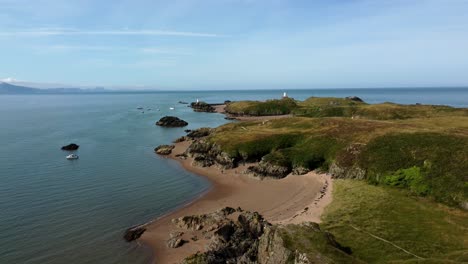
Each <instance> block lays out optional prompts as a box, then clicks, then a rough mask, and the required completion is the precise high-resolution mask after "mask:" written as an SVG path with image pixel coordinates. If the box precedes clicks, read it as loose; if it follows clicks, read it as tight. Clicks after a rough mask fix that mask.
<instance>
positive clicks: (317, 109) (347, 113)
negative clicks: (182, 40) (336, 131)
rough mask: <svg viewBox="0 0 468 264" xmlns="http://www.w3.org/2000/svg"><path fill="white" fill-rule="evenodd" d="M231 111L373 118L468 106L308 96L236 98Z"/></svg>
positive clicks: (465, 112)
mask: <svg viewBox="0 0 468 264" xmlns="http://www.w3.org/2000/svg"><path fill="white" fill-rule="evenodd" d="M226 112H227V113H229V114H231V115H235V116H236V115H240V116H242V115H251V116H267V115H287V114H292V115H295V116H304V117H352V118H364V119H376V120H393V119H408V118H426V117H436V116H447V115H450V116H468V109H461V108H453V107H449V106H435V105H421V104H415V105H399V104H394V103H382V104H367V103H365V102H363V101H361V100H359V99H358V98H351V97H350V98H333V97H310V98H308V99H306V100H304V101H296V100H294V99H291V98H283V99H279V100H267V101H264V102H261V101H239V102H232V103H229V104H228V105H227V106H226Z"/></svg>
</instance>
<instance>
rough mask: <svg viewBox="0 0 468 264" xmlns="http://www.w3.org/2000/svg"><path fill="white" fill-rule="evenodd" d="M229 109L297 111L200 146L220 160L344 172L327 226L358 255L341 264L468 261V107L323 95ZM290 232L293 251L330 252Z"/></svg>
mask: <svg viewBox="0 0 468 264" xmlns="http://www.w3.org/2000/svg"><path fill="white" fill-rule="evenodd" d="M226 110H227V112H228V113H230V114H232V115H256V116H268V115H278V114H289V116H288V117H285V118H281V119H276V118H271V119H268V117H264V118H262V119H261V120H259V121H249V122H236V123H230V124H226V125H223V126H221V127H218V128H216V129H214V130H213V132H212V133H211V134H210V135H209V136H208V137H207V138H205V139H203V140H204V141H205V143H204V144H201V145H199V146H198V148H199V149H203V147H206V146H207V145H208V146H209V147H208V148H207V149H206V150H207V152H211V151H213V150H214V151H213V153H214V155H215V156H216V159H218V158H219V157H221V159H219V161H221V163H219V162H218V164H220V165H225V164H227V165H229V166H232V164H236V163H241V162H243V161H260V162H259V164H258V165H256V166H257V167H259V168H258V169H256V170H255V169H254V170H253V172H254V174H255V173H257V172H258V171H259V170H260V171H261V170H263V172H265V173H266V174H268V173H277V172H278V171H279V172H281V173H282V174H281V175H286V174H287V173H289V172H293V173H295V174H302V173H304V172H307V171H309V170H313V169H319V170H323V171H328V172H330V173H331V174H332V175H334V177H335V178H339V179H338V180H335V181H334V187H333V189H334V190H333V201H332V203H331V204H330V205H329V206H328V207H327V208H326V210H325V212H324V214H323V216H322V220H323V222H322V224H321V226H322V227H323V228H324V230H327V231H328V232H331V233H332V234H333V235H334V236H335V237H336V239H337V242H338V243H340V244H341V245H342V246H344V247H347V248H349V249H350V252H352V256H353V258H354V259H353V260H349V259H348V260H347V261H338V262H336V263H341V262H343V263H345V262H346V263H350V262H351V261H363V262H365V263H467V262H468V249H467V248H468V241H467V239H466V238H467V237H468V226H467V223H468V212H467V211H466V209H468V114H467V113H468V109H466V108H452V107H447V106H431V105H398V104H393V103H384V104H375V105H372V104H366V103H365V102H362V101H359V100H351V99H341V98H316V97H313V98H309V99H307V100H305V101H302V102H301V101H295V100H292V99H282V100H271V101H266V102H253V101H244V102H235V103H230V104H229V105H228V106H227V109H226ZM220 154H222V155H220ZM226 161H229V162H226ZM223 162H224V163H223ZM210 164H211V163H210ZM277 175H278V174H275V177H276V176H277ZM260 176H268V175H265V174H263V175H262V174H260ZM296 177H300V176H296ZM441 203H443V204H444V205H443V204H441ZM447 205H448V206H447ZM462 208H464V209H462ZM281 230H282V233H281V235H282V238H283V240H284V242H285V243H286V244H285V245H287V246H288V247H289V249H290V250H292V251H297V250H299V252H305V253H306V254H308V256H313V255H316V250H317V249H319V250H323V249H324V248H321V246H320V245H322V243H320V241H318V240H316V238H314V237H313V236H311V232H309V231H308V230H307V229H305V228H303V227H301V226H285V227H282V228H281ZM311 243H312V244H313V246H312V244H311ZM326 263H328V262H326ZM330 263H334V262H333V261H331V262H330Z"/></svg>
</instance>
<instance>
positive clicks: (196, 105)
mask: <svg viewBox="0 0 468 264" xmlns="http://www.w3.org/2000/svg"><path fill="white" fill-rule="evenodd" d="M190 107H192V108H193V111H195V112H207V113H215V112H216V109H215V108H214V107H213V106H212V105H210V104H207V103H205V102H193V103H191V104H190Z"/></svg>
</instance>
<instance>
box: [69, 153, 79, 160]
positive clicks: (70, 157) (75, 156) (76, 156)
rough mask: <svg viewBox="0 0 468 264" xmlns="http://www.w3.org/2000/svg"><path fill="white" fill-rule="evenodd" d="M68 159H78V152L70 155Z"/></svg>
mask: <svg viewBox="0 0 468 264" xmlns="http://www.w3.org/2000/svg"><path fill="white" fill-rule="evenodd" d="M67 159H68V160H74V159H78V155H76V154H70V155H68V156H67Z"/></svg>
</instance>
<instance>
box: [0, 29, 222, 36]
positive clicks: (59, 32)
mask: <svg viewBox="0 0 468 264" xmlns="http://www.w3.org/2000/svg"><path fill="white" fill-rule="evenodd" d="M74 35H75V36H81V35H95V36H128V35H133V36H174V37H208V38H217V37H227V36H226V35H220V34H214V33H200V32H187V31H172V30H151V29H150V30H97V31H92V30H91V31H90V30H70V29H33V30H21V31H0V36H7V37H9V36H19V37H47V36H74Z"/></svg>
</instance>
